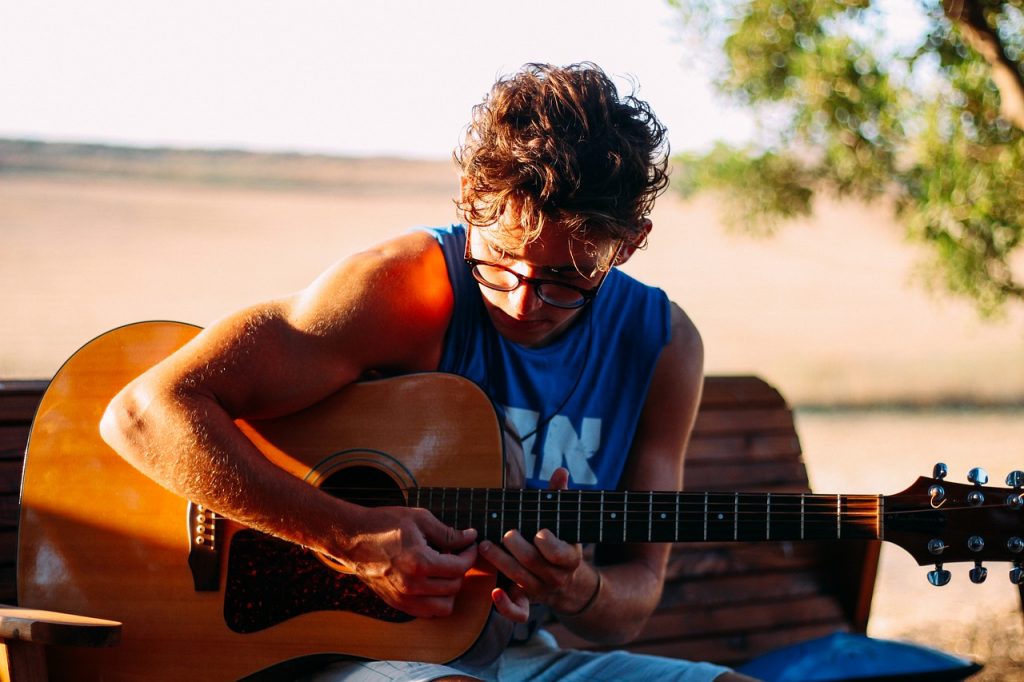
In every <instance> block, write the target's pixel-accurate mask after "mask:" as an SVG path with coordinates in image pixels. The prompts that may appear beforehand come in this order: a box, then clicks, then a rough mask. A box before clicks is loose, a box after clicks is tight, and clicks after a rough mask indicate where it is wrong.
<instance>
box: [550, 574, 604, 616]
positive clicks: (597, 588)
mask: <svg viewBox="0 0 1024 682" xmlns="http://www.w3.org/2000/svg"><path fill="white" fill-rule="evenodd" d="M592 570H593V572H594V575H595V576H596V580H595V584H594V589H593V591H592V592H591V593H590V597H589V598H587V600H586V601H585V602H583V605H582V606H580V607H578V608H576V609H574V610H572V611H562V610H559V609H556V611H557V612H558V614H559V615H560V616H564V617H567V618H574V617H576V616H582V615H583V614H584V613H586V612H587V611H589V610H590V609H591V608H592V607H593V606H594V604H595V603H597V600H598V598H599V597H600V596H601V586H602V585H603V584H604V581H603V580H602V578H601V571H599V570H598V569H597V567H594V568H593V569H592Z"/></svg>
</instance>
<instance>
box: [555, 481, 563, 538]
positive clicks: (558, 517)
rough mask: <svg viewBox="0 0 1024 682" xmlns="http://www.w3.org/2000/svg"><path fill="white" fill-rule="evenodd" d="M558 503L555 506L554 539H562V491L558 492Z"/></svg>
mask: <svg viewBox="0 0 1024 682" xmlns="http://www.w3.org/2000/svg"><path fill="white" fill-rule="evenodd" d="M557 497H558V501H557V502H556V504H555V537H556V538H560V537H562V491H561V490H559V491H558V494H557Z"/></svg>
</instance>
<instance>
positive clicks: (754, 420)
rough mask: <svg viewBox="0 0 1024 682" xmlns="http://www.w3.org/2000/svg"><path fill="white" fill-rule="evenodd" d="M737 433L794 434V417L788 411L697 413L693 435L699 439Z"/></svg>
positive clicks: (751, 410)
mask: <svg viewBox="0 0 1024 682" xmlns="http://www.w3.org/2000/svg"><path fill="white" fill-rule="evenodd" d="M737 431H751V432H767V433H771V432H775V433H779V432H782V433H792V431H793V415H792V413H791V412H790V411H789V410H788V409H779V408H773V409H763V408H757V409H750V410H725V409H708V410H703V409H702V410H700V412H698V413H697V421H696V423H695V424H694V426H693V433H694V435H695V436H697V437H703V436H707V435H718V434H727V435H728V434H734V433H736V432H737Z"/></svg>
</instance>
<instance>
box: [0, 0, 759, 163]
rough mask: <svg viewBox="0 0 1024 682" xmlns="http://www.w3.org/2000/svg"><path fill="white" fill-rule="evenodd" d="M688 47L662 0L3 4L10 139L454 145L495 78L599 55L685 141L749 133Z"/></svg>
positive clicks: (2, 123)
mask: <svg viewBox="0 0 1024 682" xmlns="http://www.w3.org/2000/svg"><path fill="white" fill-rule="evenodd" d="M692 52H693V50H692V49H688V48H687V47H686V46H685V45H684V43H683V42H682V39H681V34H680V31H679V29H678V22H677V20H676V19H675V16H674V13H673V10H672V9H671V8H670V7H668V4H667V2H665V0H630V1H629V2H625V1H622V2H602V1H599V0H566V1H559V0H517V1H516V2H484V1H482V0H476V1H475V2H471V1H469V0H452V1H449V0H434V1H433V2H399V1H398V0H363V1H361V2H347V1H344V0H296V1H294V2H284V1H282V0H279V1H276V2H269V1H266V0H247V1H244V2H243V1H241V0H222V1H210V0H206V1H203V2H199V1H198V0H176V1H175V2H160V3H157V2H148V1H145V0H135V1H127V0H125V1H121V0H88V2H81V1H80V0H38V1H36V0H33V1H26V2H19V1H18V0H4V1H3V4H2V6H0V93H2V94H0V137H18V138H21V137H28V138H35V139H48V140H76V141H93V142H110V143H127V144H136V145H171V146H189V147H193V146H212V147H240V148H247V149H260V150H291V151H305V152H326V153H339V154H350V155H371V154H386V155H398V156H412V157H425V158H447V157H448V156H449V155H450V153H451V150H452V148H453V147H454V145H455V144H456V142H457V141H458V138H459V133H460V131H461V129H462V127H463V126H464V125H465V123H466V121H467V120H468V114H469V109H470V108H471V107H472V106H473V104H475V103H476V102H478V101H479V100H480V98H481V97H482V96H483V94H484V93H485V92H486V91H487V89H488V88H489V87H490V85H491V83H492V82H493V80H494V78H495V76H496V75H498V74H502V73H507V72H510V71H514V70H516V69H517V68H518V67H519V66H520V65H521V64H523V63H525V62H528V61H546V62H552V63H558V64H566V63H571V62H576V61H582V60H590V61H594V62H597V63H598V64H600V65H601V66H602V67H603V68H605V70H606V71H608V72H609V73H610V74H612V75H614V76H617V77H619V76H625V75H632V76H633V77H635V79H636V80H637V81H638V83H639V86H640V88H639V91H638V94H639V96H640V97H642V98H643V99H646V100H648V101H649V102H650V103H651V105H652V106H653V107H654V109H655V111H656V113H657V114H658V115H659V117H660V118H661V119H662V121H663V122H664V123H665V124H666V125H667V126H668V127H669V135H670V140H671V143H672V147H673V149H674V150H676V151H680V150H684V149H698V148H703V147H706V146H707V145H709V144H710V142H711V141H713V140H714V139H716V138H724V139H728V140H730V141H733V142H738V141H742V140H745V139H749V138H750V137H751V136H752V134H753V128H754V126H753V123H752V121H751V119H750V118H749V116H748V115H746V114H743V113H741V112H739V111H737V110H733V109H730V108H729V106H728V105H727V104H726V103H725V102H723V101H721V100H720V99H719V98H717V96H716V95H714V94H713V92H712V89H711V88H710V86H709V85H708V78H707V74H706V73H703V72H702V67H701V66H700V64H699V61H698V60H697V59H696V58H695V55H694V54H692ZM617 80H618V79H617ZM620 82H623V83H624V81H620Z"/></svg>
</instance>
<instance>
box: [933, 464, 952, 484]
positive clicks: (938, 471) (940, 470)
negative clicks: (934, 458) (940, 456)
mask: <svg viewBox="0 0 1024 682" xmlns="http://www.w3.org/2000/svg"><path fill="white" fill-rule="evenodd" d="M948 473H949V467H947V466H946V465H945V464H943V463H942V462H936V464H935V466H933V467H932V478H937V479H939V480H940V481H941V480H942V479H944V478H945V477H946V475H947V474H948Z"/></svg>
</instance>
